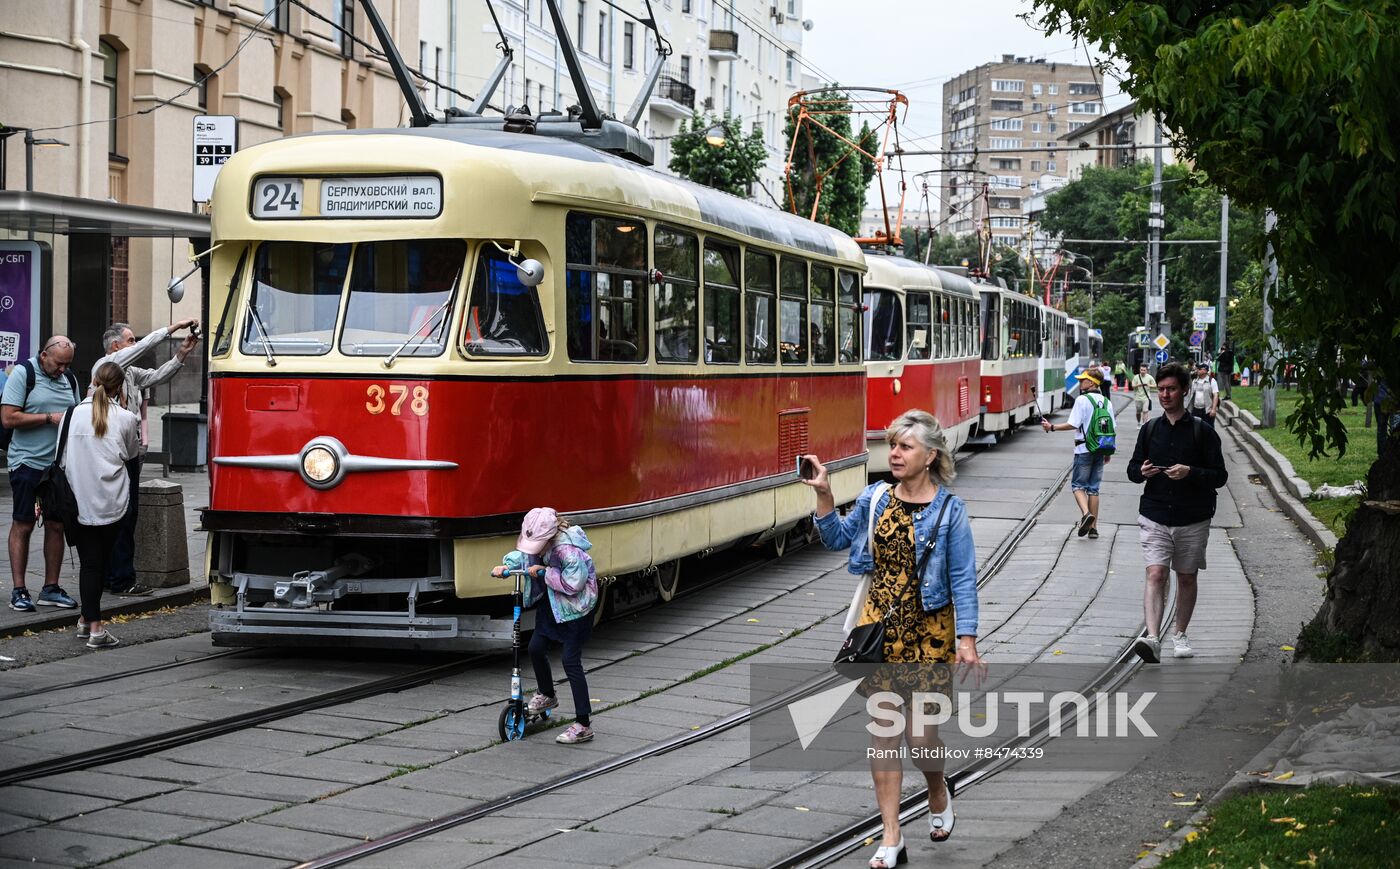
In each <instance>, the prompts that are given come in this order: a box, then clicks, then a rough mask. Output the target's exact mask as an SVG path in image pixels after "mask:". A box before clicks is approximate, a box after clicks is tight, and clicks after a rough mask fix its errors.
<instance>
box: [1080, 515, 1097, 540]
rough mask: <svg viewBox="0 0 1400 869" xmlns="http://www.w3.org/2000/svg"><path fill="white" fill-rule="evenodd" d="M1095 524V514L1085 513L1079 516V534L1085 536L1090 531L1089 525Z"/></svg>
mask: <svg viewBox="0 0 1400 869" xmlns="http://www.w3.org/2000/svg"><path fill="white" fill-rule="evenodd" d="M1093 524H1094V514H1093V513H1085V514H1084V515H1083V516H1080V517H1079V536H1080V537H1083V536H1084V535H1085V534H1088V533H1089V526H1090V525H1093Z"/></svg>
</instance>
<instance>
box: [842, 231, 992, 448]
mask: <svg viewBox="0 0 1400 869" xmlns="http://www.w3.org/2000/svg"><path fill="white" fill-rule="evenodd" d="M865 260H866V264H867V266H868V267H869V271H867V273H866V277H865V330H864V334H865V354H864V356H865V363H866V364H865V368H866V398H865V401H866V428H867V429H868V430H867V431H866V444H867V446H868V448H869V450H870V459H869V465H868V468H867V470H868V471H869V473H871V474H883V473H886V472H887V471H889V447H888V446H887V445H886V444H885V429H886V427H887V426H888V425H889V423H890V422H892V421H893V420H894V419H895V418H896V417H898V416H899V415H900V414H901V413H904V412H905V411H907V410H911V409H913V408H919V409H922V410H927V411H929V412H930V413H932V414H933V415H934V416H935V417H937V419H938V422H939V424H940V425H941V426H942V427H943V431H944V433H945V435H946V436H947V439H948V448H949V449H950V450H954V451H956V450H957V449H959V448H960V447H962V445H963V444H965V443H967V441H968V439H969V437H971V435H972V429H973V428H974V427H975V426H976V424H977V418H978V412H977V411H978V408H977V390H978V387H979V385H980V383H979V380H980V361H979V353H978V348H977V318H976V314H977V310H978V308H977V304H978V302H977V292H976V290H975V289H974V288H973V284H972V283H970V282H969V281H968V280H967V279H966V278H963V277H961V276H959V275H955V274H951V273H949V272H945V271H941V270H939V269H936V268H933V267H932V266H926V265H923V264H922V263H918V262H914V261H913V260H909V259H905V258H904V257H898V256H884V255H880V254H877V253H873V252H867V253H866V257H865Z"/></svg>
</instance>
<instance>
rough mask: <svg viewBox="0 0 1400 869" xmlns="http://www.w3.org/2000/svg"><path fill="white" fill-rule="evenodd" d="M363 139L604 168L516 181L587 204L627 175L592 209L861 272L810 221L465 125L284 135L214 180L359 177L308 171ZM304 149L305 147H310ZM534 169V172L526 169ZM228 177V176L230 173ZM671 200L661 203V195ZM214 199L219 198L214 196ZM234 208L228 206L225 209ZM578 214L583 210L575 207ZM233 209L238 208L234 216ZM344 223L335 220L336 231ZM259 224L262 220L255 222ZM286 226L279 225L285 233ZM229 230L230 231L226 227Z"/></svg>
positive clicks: (833, 237)
mask: <svg viewBox="0 0 1400 869" xmlns="http://www.w3.org/2000/svg"><path fill="white" fill-rule="evenodd" d="M364 136H370V137H374V136H402V137H413V138H417V139H427V140H436V141H442V142H448V143H452V144H456V145H462V146H466V147H469V148H483V149H488V150H490V151H492V152H494V153H495V154H496V156H497V157H498V158H503V159H504V161H505V162H506V163H507V164H510V163H517V164H518V163H521V162H524V161H522V160H520V159H519V155H529V157H526V158H525V160H529V159H530V158H533V157H547V158H554V159H559V160H570V161H575V162H578V163H581V164H592V165H593V166H594V167H596V168H598V169H603V170H604V171H605V172H606V173H608V174H607V175H604V176H599V175H598V174H596V173H589V172H584V173H582V174H580V173H573V172H571V173H563V174H559V175H540V174H537V173H535V172H532V171H530V170H529V169H527V168H524V167H522V170H521V171H519V172H518V173H516V175H515V177H517V178H519V179H520V180H521V181H522V182H523V183H527V184H530V185H532V186H534V187H536V188H540V189H542V190H543V191H546V192H557V193H558V194H559V195H560V196H561V197H571V196H573V197H577V198H578V199H579V200H580V201H581V202H582V201H583V200H586V199H589V198H590V197H588V196H586V195H583V194H580V193H579V189H580V184H581V183H587V182H588V181H590V180H600V179H601V178H608V177H609V176H611V178H612V179H613V180H620V179H621V178H623V177H625V176H632V177H637V178H641V179H645V183H644V184H643V185H627V184H616V185H613V186H612V188H610V190H609V191H607V192H613V193H618V194H620V200H619V201H611V200H608V199H607V198H606V193H602V192H600V193H598V194H595V197H593V200H594V202H595V203H596V204H597V205H600V206H601V205H606V204H612V205H614V207H615V206H617V205H624V206H627V207H631V208H636V209H641V210H645V211H648V212H651V214H652V215H654V216H657V217H659V218H661V219H664V218H665V216H666V215H668V214H677V215H680V216H683V217H688V218H690V219H693V220H698V221H700V222H702V223H707V224H710V225H713V226H716V227H718V228H721V229H724V230H728V231H730V232H733V233H736V234H740V235H744V236H748V237H750V238H755V239H758V240H760V241H766V242H769V243H771V244H774V245H781V246H783V247H788V248H795V249H797V250H803V251H807V252H810V253H814V254H818V255H822V256H827V257H833V258H840V259H843V260H847V261H849V262H851V264H852V265H853V266H855V267H857V268H859V264H860V263H862V262H863V257H862V256H861V251H860V247H859V246H858V245H857V244H856V243H855V242H854V241H852V240H851V238H850V237H849V236H847V235H845V234H844V233H842V232H839V231H838V230H835V229H833V228H831V227H829V226H823V225H822V224H819V223H814V222H812V221H810V220H806V219H804V218H801V217H798V216H796V215H793V214H789V213H787V212H785V211H779V210H777V209H773V208H765V207H763V206H760V205H756V204H754V203H752V202H749V201H747V200H744V199H740V198H739V197H737V196H732V195H730V194H728V193H724V192H722V191H719V190H715V189H713V188H711V187H706V186H704V185H702V184H696V183H694V182H692V181H687V180H685V179H683V178H677V177H675V176H672V175H666V174H664V173H662V172H659V171H657V170H655V169H652V168H650V167H646V166H639V165H637V164H635V163H632V162H630V161H628V160H624V159H622V158H621V157H617V156H614V155H612V154H609V153H607V152H604V151H599V150H597V149H595V148H592V147H589V146H588V145H586V144H582V143H579V142H573V141H568V140H566V139H561V138H555V137H551V136H542V135H531V134H523V133H506V132H502V131H499V130H490V129H482V128H480V127H471V126H454V125H450V124H447V125H442V124H439V125H435V126H430V127H417V128H394V129H367V130H336V131H326V132H319V133H305V134H302V135H298V136H289V137H286V138H283V139H277V140H273V141H271V142H266V143H263V144H261V145H258V146H256V147H253V148H249V149H246V150H244V151H242V152H240V153H239V154H237V155H235V156H234V157H233V159H232V160H230V162H229V163H228V164H226V165H225V166H224V169H223V171H222V172H221V174H220V179H221V181H222V180H223V179H224V178H225V176H229V178H230V179H232V178H236V177H238V176H239V175H242V176H243V178H244V179H245V181H246V182H251V180H252V179H253V177H255V176H257V175H264V174H296V173H298V172H301V173H302V174H304V175H308V176H310V175H316V174H319V175H325V174H327V171H330V172H342V171H343V172H345V173H346V174H356V171H358V172H360V173H361V174H363V173H364V172H366V171H368V170H364V169H361V170H348V169H344V168H342V167H341V165H339V164H343V163H344V162H345V160H344V155H338V158H337V159H336V160H335V161H334V162H335V163H336V164H337V165H335V166H330V165H327V166H325V167H323V168H320V169H313V168H312V165H311V164H313V163H314V161H315V160H316V159H317V157H316V155H317V153H318V152H322V149H321V148H320V147H319V144H322V143H323V141H324V139H325V138H326V137H346V138H349V137H364ZM308 146H310V147H308ZM279 153H287V154H289V155H290V154H294V155H295V159H293V160H292V161H290V162H291V163H293V164H295V165H288V166H285V167H284V166H281V165H278V164H279V163H280V161H279V160H278V159H276V157H275V156H274V155H275V154H279ZM375 153H376V157H375V161H376V162H379V163H384V164H391V165H392V168H391V169H387V168H386V169H381V170H380V171H393V172H402V171H411V170H410V169H408V168H406V167H404V165H403V164H404V162H405V161H407V160H409V159H411V157H408V156H405V155H403V154H401V153H399V152H397V151H395V152H394V156H395V157H398V158H399V159H397V160H395V159H393V158H388V159H386V158H385V157H382V156H379V155H381V154H383V153H384V152H383V151H379V150H377V149H376V152H375ZM424 168H425V169H426V168H433V169H438V170H441V171H443V172H444V175H448V174H450V169H449V167H448V166H445V165H442V164H427V165H425V166H424ZM530 168H534V167H530ZM231 169H232V170H234V171H233V172H230V170H231ZM667 193H669V194H670V195H669V196H667V195H665V194H667ZM216 196H217V194H216ZM229 204H232V203H229ZM580 207H586V206H585V205H581V206H580ZM235 210H237V209H235ZM239 216H241V217H242V218H243V219H244V220H250V218H249V215H248V214H247V207H246V204H242V214H241V215H228V214H227V213H225V214H224V215H220V214H219V210H218V209H216V210H215V217H214V223H215V227H216V229H215V234H216V235H219V234H220V233H219V228H220V227H219V224H220V223H221V222H222V221H221V220H220V218H221V217H224V218H226V219H229V220H231V221H236V220H238V217H239ZM344 222H345V221H336V223H338V224H341V223H344ZM259 223H261V221H259ZM288 223H289V222H288V221H283V222H281V223H280V226H281V227H282V228H285V227H286V226H287V224H288ZM229 228H230V229H231V228H233V227H232V225H230V226H229Z"/></svg>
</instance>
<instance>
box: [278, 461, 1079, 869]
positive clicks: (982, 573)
mask: <svg viewBox="0 0 1400 869" xmlns="http://www.w3.org/2000/svg"><path fill="white" fill-rule="evenodd" d="M1071 471H1072V467H1066V468H1065V470H1064V471H1062V472H1061V473H1060V474H1059V475H1058V476H1057V477H1056V479H1055V481H1054V482H1053V483H1051V484H1050V485H1049V486H1047V488H1046V489H1045V490H1044V491H1043V492H1042V493H1041V494H1040V496H1039V497H1037V498H1036V500H1035V501H1034V502H1032V505H1031V509H1030V510H1028V511H1027V513H1026V514H1025V515H1024V516H1022V518H1021V519H1020V520H1019V521H1018V522H1017V524H1016V526H1015V527H1014V528H1013V529H1012V530H1011V532H1010V533H1008V534H1007V535H1006V536H1005V537H1003V538H1002V540H1001V541H1000V542H999V543H998V544H997V547H996V548H995V549H994V550H993V551H992V552H991V553H990V554H989V555H988V557H987V559H986V560H985V561H984V562H983V565H981V566H980V568H979V570H978V581H977V585H978V588H979V590H980V589H981V588H982V587H983V586H985V585H986V584H987V583H989V582H991V580H992V579H994V578H995V576H996V575H997V574H998V573H999V572H1000V571H1001V569H1002V568H1003V567H1004V566H1005V564H1006V562H1007V561H1008V560H1009V559H1010V558H1011V555H1012V554H1013V553H1014V552H1015V549H1016V547H1017V546H1018V545H1019V544H1020V543H1021V541H1022V540H1024V538H1025V536H1026V535H1027V534H1029V533H1030V530H1031V529H1032V528H1034V527H1035V525H1036V523H1037V522H1038V521H1039V517H1040V514H1041V513H1043V512H1044V510H1045V508H1046V507H1047V506H1048V505H1049V503H1050V501H1051V500H1052V499H1053V498H1054V496H1055V495H1056V494H1057V493H1058V492H1059V491H1060V490H1061V489H1062V488H1063V487H1064V484H1065V481H1066V480H1068V479H1069V475H1070V473H1071ZM842 678H843V677H841V676H840V675H838V674H836V673H834V672H833V673H829V674H826V675H824V676H822V677H819V678H817V679H814V680H811V681H810V682H808V683H805V684H803V685H799V686H796V687H794V688H792V689H789V690H788V691H786V692H784V693H783V694H781V695H779V696H777V697H774V698H770V699H769V700H768V701H767V702H765V703H764V704H763V705H761V706H759V707H757V708H755V707H749V708H747V709H741V710H738V711H736V712H733V713H731V714H729V715H727V716H724V717H723V718H719V719H716V720H715V721H711V722H709V723H707V724H703V725H700V726H699V727H697V728H696V729H694V730H692V731H689V732H685V733H680V734H677V735H675V736H673V737H670V738H668V739H664V740H661V741H659V742H656V743H653V744H651V745H647V746H643V747H641V748H638V749H635V750H633V751H630V752H627V753H625V754H621V755H618V756H617V757H614V758H611V759H609V760H606V761H603V762H601V763H598V764H594V765H592V766H589V767H585V768H584V769H581V770H578V771H575V772H573V773H569V774H567V775H564V776H561V777H559V778H556V779H552V780H550V781H547V782H544V783H542V784H539V785H536V786H533V787H530V788H525V789H522V790H519V791H515V792H513V793H510V794H506V795H505V796H502V797H498V798H496V799H494V800H489V801H487V802H485V803H481V804H479V805H476V806H473V807H471V808H468V809H465V810H463V811H460V812H456V813H453V814H450V815H446V816H443V817H441V818H436V819H433V820H430V821H427V822H424V823H422V824H418V825H414V826H411V827H407V828H405V829H403V830H399V831H397V832H394V833H390V834H388V835H386V836H381V837H379V838H376V839H370V840H367V841H365V842H363V843H361V844H358V845H355V846H352V847H349V848H346V849H343V850H341V851H338V852H335V853H332V854H328V855H325V856H323V857H319V858H316V859H313V860H308V861H305V862H303V863H300V864H298V865H297V866H296V867H295V869H331V867H335V866H343V865H346V864H348V863H352V862H354V861H356V860H360V859H363V858H365V857H369V856H372V855H375V854H380V853H383V852H385V851H389V850H392V849H394V848H397V847H399V846H401V845H404V844H407V843H409V842H413V841H416V840H418V839H422V838H424V837H426V836H431V835H433V834H435V833H439V832H442V831H445V830H449V829H452V828H453V827H458V826H461V825H463V824H467V823H471V822H473V821H478V820H481V819H483V818H486V817H489V816H491V815H495V814H498V813H500V812H502V811H505V810H506V809H509V808H512V807H515V806H518V805H521V804H522V803H528V802H530V801H532V800H536V799H539V798H540V797H543V796H546V795H547V794H550V793H554V792H556V791H558V790H560V789H562V788H566V787H569V786H571V785H575V784H579V783H581V782H585V781H588V780H589V779H593V778H597V777H599V776H603V775H607V774H609V773H612V772H615V771H617V770H620V769H624V768H626V767H628V766H632V765H633V764H636V763H639V762H641V761H644V760H648V759H650V758H654V757H660V756H662V755H664V754H668V753H670V752H673V751H676V750H678V749H681V748H684V747H686V746H690V745H694V744H696V743H700V742H703V741H705V740H707V739H710V738H712V737H715V736H718V735H719V734H722V733H725V732H727V731H730V730H733V729H734V728H736V727H739V726H741V725H744V724H747V723H748V722H749V721H751V720H752V719H753V718H754V717H755V716H756V715H760V714H764V713H767V712H769V711H771V710H774V709H778V708H781V707H782V706H783V705H785V704H786V703H787V702H790V701H791V700H795V699H798V698H800V697H803V696H806V695H808V694H810V693H812V692H814V691H819V690H822V689H823V688H824V687H827V686H829V685H833V684H835V683H837V682H840V681H842Z"/></svg>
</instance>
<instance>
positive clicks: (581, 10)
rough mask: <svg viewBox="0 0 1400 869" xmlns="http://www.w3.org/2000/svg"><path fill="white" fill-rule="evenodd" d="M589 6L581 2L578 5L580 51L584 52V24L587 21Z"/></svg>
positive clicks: (581, 0)
mask: <svg viewBox="0 0 1400 869" xmlns="http://www.w3.org/2000/svg"><path fill="white" fill-rule="evenodd" d="M587 15H588V4H587V3H585V2H583V0H579V4H578V50H579V51H583V50H584V47H583V22H584V21H586V20H587V18H586V17H585V16H587Z"/></svg>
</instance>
